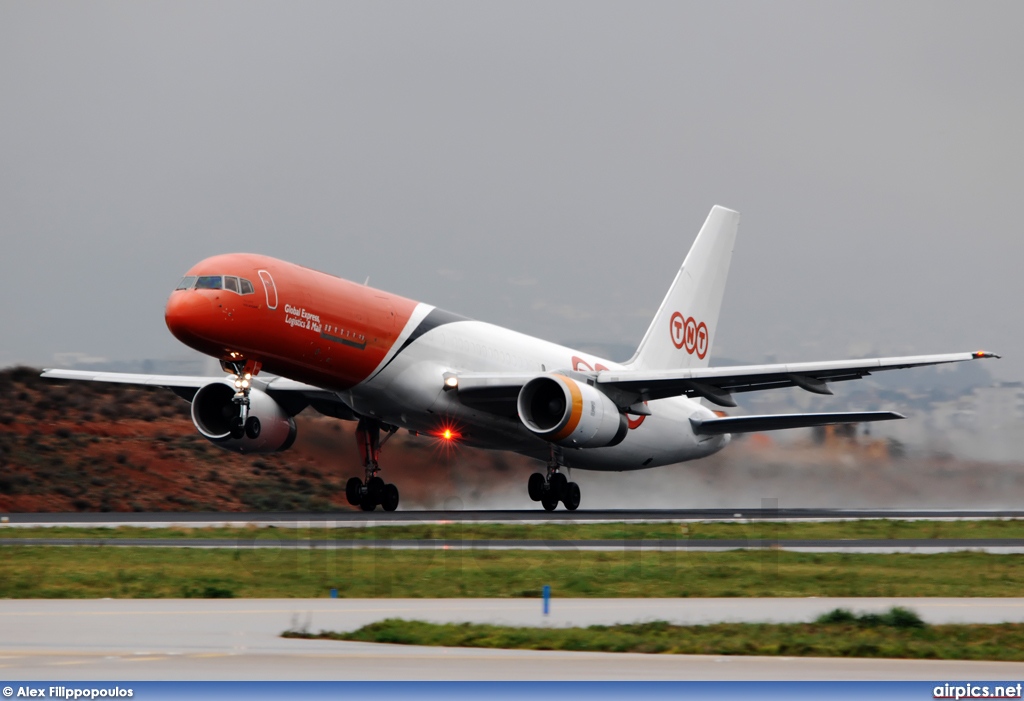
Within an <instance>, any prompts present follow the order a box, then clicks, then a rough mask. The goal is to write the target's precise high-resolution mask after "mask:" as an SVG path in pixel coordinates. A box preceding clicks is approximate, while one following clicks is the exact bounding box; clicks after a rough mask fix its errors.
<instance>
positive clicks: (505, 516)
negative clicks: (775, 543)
mask: <svg viewBox="0 0 1024 701" xmlns="http://www.w3.org/2000/svg"><path fill="white" fill-rule="evenodd" d="M1013 518H1024V511H1020V510H978V509H973V510H970V509H965V510H948V509H779V508H760V509H757V508H755V509H743V508H736V509H644V510H635V509H623V510H580V511H544V510H543V509H541V508H539V507H538V508H537V509H536V510H520V511H507V510H504V511H401V510H399V511H392V512H386V511H370V512H365V511H335V512H330V513H291V512H289V513H266V512H260V513H255V512H248V513H247V512H237V513H212V512H149V513H142V512H140V513H98V512H79V513H9V514H2V513H0V522H2V523H3V525H5V526H93V527H96V526H111V527H115V526H137V527H151V528H166V527H172V526H189V527H193V528H204V527H221V526H224V527H226V526H249V525H252V526H277V527H281V528H283V527H294V528H342V527H357V528H361V527H367V526H387V525H409V524H444V523H619V522H647V523H656V522H686V521H761V520H767V521H837V520H838V521H850V520H857V519H909V520H955V519H1013ZM3 519H6V520H3Z"/></svg>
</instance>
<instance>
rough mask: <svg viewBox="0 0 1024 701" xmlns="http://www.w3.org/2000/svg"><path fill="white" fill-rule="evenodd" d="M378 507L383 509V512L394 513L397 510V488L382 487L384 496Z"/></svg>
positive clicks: (391, 486)
mask: <svg viewBox="0 0 1024 701" xmlns="http://www.w3.org/2000/svg"><path fill="white" fill-rule="evenodd" d="M380 505H381V506H383V507H384V510H385V511H394V510H395V509H397V508H398V487H396V486H395V485H393V484H386V485H384V496H383V498H382V499H381V500H380Z"/></svg>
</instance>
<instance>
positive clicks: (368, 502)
mask: <svg viewBox="0 0 1024 701" xmlns="http://www.w3.org/2000/svg"><path fill="white" fill-rule="evenodd" d="M359 508H360V509H362V510H363V511H373V510H374V509H376V508H377V502H375V501H373V500H372V499H370V498H369V495H367V496H366V497H363V500H362V501H361V502H360V503H359Z"/></svg>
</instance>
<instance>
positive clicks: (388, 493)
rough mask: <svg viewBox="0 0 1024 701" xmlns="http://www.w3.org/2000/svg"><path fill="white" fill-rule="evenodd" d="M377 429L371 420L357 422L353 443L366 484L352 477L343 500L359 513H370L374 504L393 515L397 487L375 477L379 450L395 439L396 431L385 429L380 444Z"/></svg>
mask: <svg viewBox="0 0 1024 701" xmlns="http://www.w3.org/2000/svg"><path fill="white" fill-rule="evenodd" d="M381 428H382V426H381V423H380V422H379V421H375V420H374V419H359V425H358V426H357V427H356V440H357V441H358V442H359V453H360V454H361V455H362V458H363V468H364V469H365V470H366V482H365V483H364V482H363V480H361V479H359V478H358V477H353V478H352V479H350V480H349V481H348V483H347V484H346V485H345V496H346V497H347V498H348V503H349V504H351V505H352V506H358V507H359V508H361V509H362V510H363V511H373V510H374V509H376V508H377V505H378V504H380V505H381V506H382V507H384V510H385V511H394V510H395V509H397V508H398V487H396V486H395V485H393V484H385V483H384V480H383V479H381V477H380V476H379V475H378V474H377V473H378V472H380V464H379V462H378V461H379V460H380V447H381V446H382V445H384V443H385V442H387V440H388V439H389V438H391V436H393V435H395V433H396V432H397V431H398V428H397V427H395V426H388V427H387V431H388V433H387V435H386V436H384V440H381V438H380V430H381Z"/></svg>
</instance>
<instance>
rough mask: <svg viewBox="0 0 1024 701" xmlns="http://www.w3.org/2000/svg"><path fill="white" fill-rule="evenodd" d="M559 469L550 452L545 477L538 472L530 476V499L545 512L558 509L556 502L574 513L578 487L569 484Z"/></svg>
mask: <svg viewBox="0 0 1024 701" xmlns="http://www.w3.org/2000/svg"><path fill="white" fill-rule="evenodd" d="M559 469H560V466H559V464H558V462H557V461H556V460H555V455H554V452H552V455H551V462H550V463H548V474H547V477H546V478H545V476H544V475H542V474H541V473H539V472H534V473H533V474H532V475H530V481H529V482H528V483H527V489H528V491H529V492H530V498H531V499H533V500H534V501H539V502H540V503H541V504H542V505H543V506H544V510H545V511H554V510H555V509H556V508H558V502H562V503H563V504H564V505H565V508H566V509H568V510H569V511H575V510H576V509H577V508H579V505H580V486H579V485H578V484H576V483H575V482H570V481H569V480H568V479H567V478H566V476H565V475H563V474H562V473H561V472H559Z"/></svg>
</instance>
